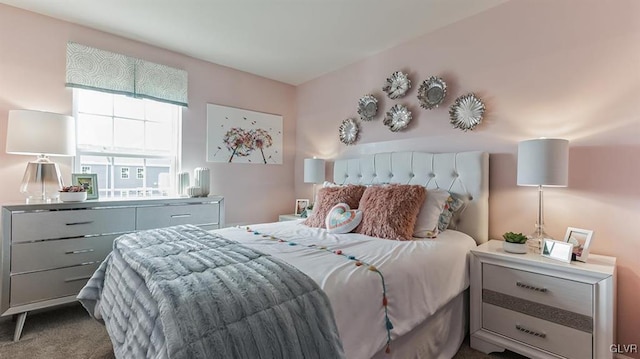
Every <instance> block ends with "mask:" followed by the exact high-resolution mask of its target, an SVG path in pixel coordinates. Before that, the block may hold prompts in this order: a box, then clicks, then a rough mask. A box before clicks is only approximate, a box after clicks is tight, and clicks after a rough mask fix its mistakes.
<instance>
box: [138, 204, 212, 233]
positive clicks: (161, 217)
mask: <svg viewBox="0 0 640 359" xmlns="http://www.w3.org/2000/svg"><path fill="white" fill-rule="evenodd" d="M136 217H137V218H136V228H137V229H138V230H143V229H152V228H162V227H169V226H175V225H179V224H194V225H200V224H219V218H220V205H219V204H217V203H210V204H192V205H183V206H164V207H141V208H138V210H137V215H136Z"/></svg>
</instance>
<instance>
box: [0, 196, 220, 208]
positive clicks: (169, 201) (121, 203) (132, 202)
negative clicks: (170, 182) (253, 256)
mask: <svg viewBox="0 0 640 359" xmlns="http://www.w3.org/2000/svg"><path fill="white" fill-rule="evenodd" d="M223 199H224V197H222V196H208V197H153V198H135V199H131V198H118V199H115V198H105V199H97V200H87V201H83V202H56V203H33V204H26V203H11V204H9V203H8V204H3V205H2V208H6V209H8V210H10V211H48V210H65V209H78V208H104V207H129V206H131V207H140V206H162V205H180V204H199V203H211V202H220V201H222V200H223Z"/></svg>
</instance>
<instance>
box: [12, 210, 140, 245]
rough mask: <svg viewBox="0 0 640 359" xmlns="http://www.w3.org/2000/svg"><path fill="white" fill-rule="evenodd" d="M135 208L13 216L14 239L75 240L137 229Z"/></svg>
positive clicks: (19, 240) (18, 214)
mask: <svg viewBox="0 0 640 359" xmlns="http://www.w3.org/2000/svg"><path fill="white" fill-rule="evenodd" d="M135 214H136V212H135V208H105V209H86V210H70V211H49V212H33V213H16V214H14V215H13V216H11V240H12V242H13V243H16V242H29V241H34V240H40V239H55V238H71V237H79V236H84V235H88V234H109V233H120V232H130V231H133V230H135Z"/></svg>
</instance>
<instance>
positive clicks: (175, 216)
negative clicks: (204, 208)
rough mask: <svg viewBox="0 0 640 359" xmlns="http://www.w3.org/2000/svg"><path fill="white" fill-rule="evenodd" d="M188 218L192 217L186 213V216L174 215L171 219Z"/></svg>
mask: <svg viewBox="0 0 640 359" xmlns="http://www.w3.org/2000/svg"><path fill="white" fill-rule="evenodd" d="M187 217H191V214H190V213H186V214H172V215H171V218H187Z"/></svg>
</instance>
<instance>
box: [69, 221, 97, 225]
mask: <svg viewBox="0 0 640 359" xmlns="http://www.w3.org/2000/svg"><path fill="white" fill-rule="evenodd" d="M91 223H93V221H85V222H72V223H67V226H79V225H81V224H91Z"/></svg>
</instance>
